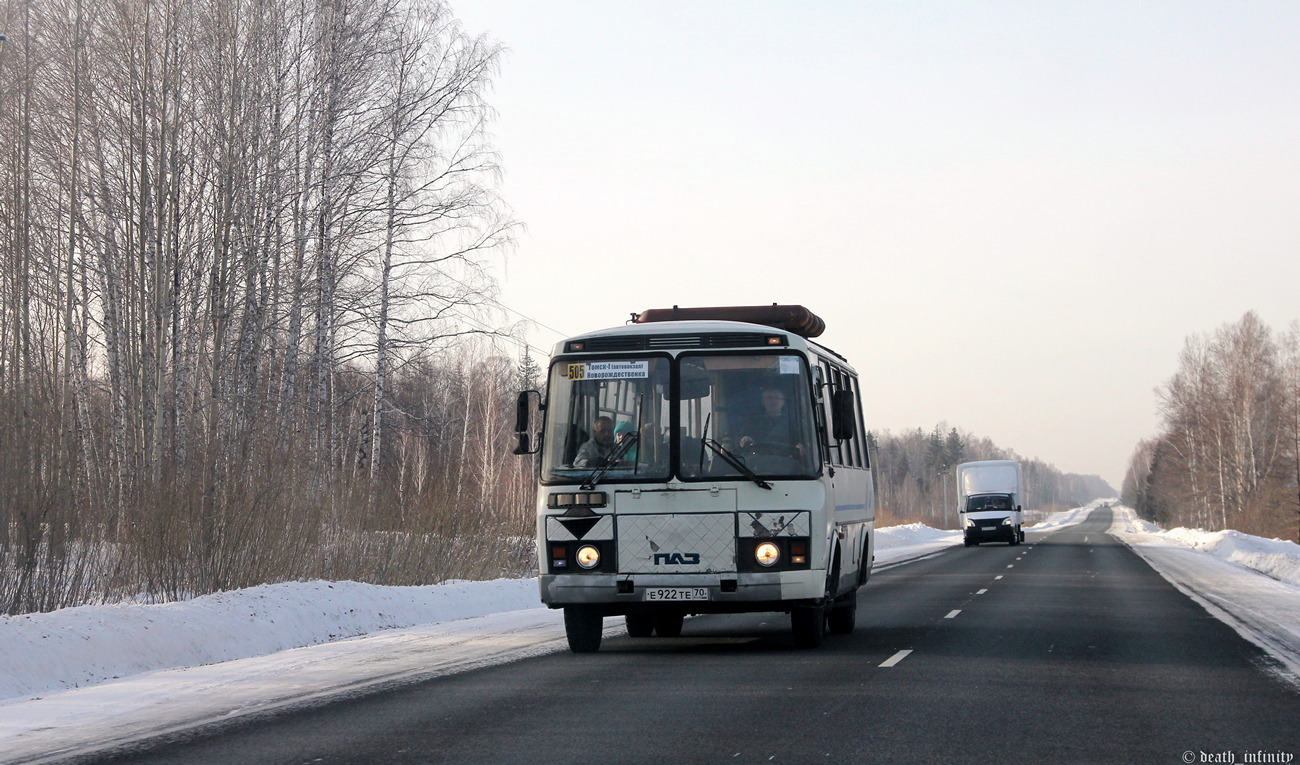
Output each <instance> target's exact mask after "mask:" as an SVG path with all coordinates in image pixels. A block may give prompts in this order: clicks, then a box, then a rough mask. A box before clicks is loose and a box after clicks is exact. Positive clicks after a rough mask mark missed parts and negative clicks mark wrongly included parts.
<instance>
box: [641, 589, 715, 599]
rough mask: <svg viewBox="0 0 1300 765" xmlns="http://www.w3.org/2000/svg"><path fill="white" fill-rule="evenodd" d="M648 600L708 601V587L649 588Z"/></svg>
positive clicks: (646, 592) (646, 593)
mask: <svg viewBox="0 0 1300 765" xmlns="http://www.w3.org/2000/svg"><path fill="white" fill-rule="evenodd" d="M645 599H646V600H708V599H709V588H708V587H647V588H646V591H645Z"/></svg>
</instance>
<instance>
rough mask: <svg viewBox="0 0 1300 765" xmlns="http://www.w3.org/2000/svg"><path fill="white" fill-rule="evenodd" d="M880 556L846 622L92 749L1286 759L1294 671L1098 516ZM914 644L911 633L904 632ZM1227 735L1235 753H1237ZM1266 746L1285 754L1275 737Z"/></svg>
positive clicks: (745, 759) (156, 755)
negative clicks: (794, 638) (806, 634)
mask: <svg viewBox="0 0 1300 765" xmlns="http://www.w3.org/2000/svg"><path fill="white" fill-rule="evenodd" d="M1109 523H1110V517H1109V511H1097V512H1094V513H1093V517H1092V518H1091V519H1090V520H1089V521H1088V522H1086V523H1083V524H1080V525H1078V526H1072V527H1066V528H1064V529H1062V530H1059V531H1056V532H1052V533H1048V534H1043V535H1038V534H1033V533H1031V534H1030V535H1029V541H1028V543H1027V544H1025V545H1022V546H1019V547H1009V546H1006V545H1001V544H988V545H982V546H980V547H974V548H953V549H951V550H948V551H945V552H943V553H941V554H938V555H935V556H933V557H930V558H927V559H924V560H921V561H917V562H913V563H910V564H907V565H902V566H896V567H892V568H888V569H885V570H880V571H877V572H876V573H875V574H873V576H872V579H871V581H870V582H869V583H868V584H867V586H866V587H865V588H863V590H862V591H861V593H860V603H859V607H858V628H857V631H856V632H855V633H854V634H853V635H848V636H836V635H829V636H827V639H826V642H825V644H824V645H823V646H822V647H821V648H820V649H815V650H806V651H804V650H797V649H795V648H793V646H792V645H791V640H790V636H789V619H788V617H786V616H784V615H782V614H758V615H742V616H709V617H697V618H694V619H689V620H687V623H686V627H685V629H684V630H683V634H682V637H681V638H677V639H662V638H646V639H632V638H627V637H619V638H614V639H610V638H608V637H607V638H606V639H605V642H604V644H603V646H602V648H601V651H600V652H599V653H596V654H588V655H574V654H569V653H561V654H552V655H547V656H541V657H536V658H531V659H526V660H523V661H519V662H515V663H512V664H507V665H502V666H497V667H490V668H485V669H481V670H477V671H471V672H467V673H464V674H460V675H455V676H451V677H444V678H439V679H435V680H432V681H428V682H424V683H421V684H417V685H409V686H405V687H400V688H395V689H389V690H387V691H384V692H382V693H374V694H371V695H367V696H364V697H359V698H351V699H344V700H338V701H335V702H332V703H328V704H324V705H318V706H315V707H312V708H306V709H300V710H295V711H289V712H284V713H281V714H278V715H275V716H273V717H269V718H265V719H260V720H253V721H251V722H248V721H242V722H240V723H236V724H231V725H229V726H215V727H212V728H209V729H206V730H204V731H200V732H192V733H189V734H182V735H176V736H172V737H171V738H169V739H168V740H167V741H164V742H161V743H155V744H154V745H151V747H150V748H147V749H146V748H135V749H132V750H128V751H124V752H119V753H117V754H116V755H115V758H104V757H100V758H97V760H96V761H102V762H107V761H120V762H133V763H164V762H166V763H259V764H261V763H362V762H364V763H403V762H455V763H469V762H475V763H511V762H519V763H557V762H558V763H566V762H595V763H618V762H656V763H658V762H664V763H713V762H727V763H754V762H774V763H780V762H788V763H808V762H942V763H984V762H997V763H1004V762H1035V763H1039V762H1051V763H1080V762H1120V763H1129V762H1141V763H1170V764H1171V765H1173V764H1175V763H1185V762H1235V763H1242V762H1249V761H1251V760H1250V757H1254V758H1256V759H1255V760H1254V761H1257V762H1286V761H1288V760H1286V759H1285V756H1290V757H1291V758H1293V759H1292V760H1291V761H1295V759H1296V758H1300V691H1297V690H1296V688H1295V687H1294V686H1293V685H1289V684H1288V683H1287V682H1286V681H1284V680H1283V679H1280V678H1279V677H1278V676H1277V675H1276V673H1275V672H1273V671H1272V663H1271V662H1270V661H1269V660H1268V658H1267V657H1266V656H1264V655H1263V654H1262V653H1261V652H1260V651H1259V650H1258V649H1257V648H1256V647H1255V646H1254V645H1252V644H1251V643H1249V642H1247V641H1245V640H1243V639H1242V638H1240V637H1239V636H1238V635H1237V634H1236V633H1235V632H1233V631H1232V630H1231V629H1230V628H1228V627H1227V626H1225V625H1224V624H1222V623H1221V622H1219V621H1217V620H1215V619H1214V618H1212V617H1211V616H1209V615H1208V614H1207V613H1206V612H1205V611H1204V610H1203V609H1202V608H1201V607H1200V606H1198V605H1196V604H1195V603H1193V602H1192V601H1190V600H1189V599H1188V598H1187V597H1185V596H1183V595H1182V594H1181V593H1179V592H1178V591H1177V590H1175V589H1174V588H1173V587H1172V586H1171V585H1169V584H1168V583H1167V582H1165V580H1164V579H1162V578H1161V577H1160V576H1159V575H1158V574H1156V573H1155V572H1154V571H1152V570H1151V569H1150V567H1148V566H1147V564H1146V563H1144V562H1143V561H1142V560H1141V559H1140V558H1138V557H1137V556H1136V555H1134V554H1133V553H1132V552H1130V551H1129V550H1128V549H1127V548H1126V547H1124V546H1123V545H1122V544H1120V543H1119V542H1117V541H1116V540H1114V539H1112V538H1111V537H1109V536H1107V535H1106V533H1105V529H1106V528H1107V527H1108V526H1109ZM905 651H906V652H910V653H902V652H905ZM1229 757H1231V759H1228V758H1229ZM1264 757H1271V758H1274V759H1263V758H1264Z"/></svg>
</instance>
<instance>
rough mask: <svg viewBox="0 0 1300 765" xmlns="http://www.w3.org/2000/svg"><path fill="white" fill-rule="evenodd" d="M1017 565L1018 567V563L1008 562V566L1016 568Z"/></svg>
mask: <svg viewBox="0 0 1300 765" xmlns="http://www.w3.org/2000/svg"><path fill="white" fill-rule="evenodd" d="M1015 567H1016V564H1014V563H1008V564H1007V568H1015Z"/></svg>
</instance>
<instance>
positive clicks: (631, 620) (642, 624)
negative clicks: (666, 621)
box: [624, 611, 655, 638]
mask: <svg viewBox="0 0 1300 765" xmlns="http://www.w3.org/2000/svg"><path fill="white" fill-rule="evenodd" d="M624 620H625V621H626V622H627V634H628V636H629V637H634V638H647V637H650V636H651V635H652V634H654V631H655V620H654V617H653V616H651V615H650V614H647V613H645V612H642V611H637V612H635V613H631V614H628V615H627V616H625V617H624Z"/></svg>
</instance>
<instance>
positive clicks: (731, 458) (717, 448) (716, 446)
mask: <svg viewBox="0 0 1300 765" xmlns="http://www.w3.org/2000/svg"><path fill="white" fill-rule="evenodd" d="M703 443H704V445H705V446H708V447H709V448H710V449H712V450H713V452H714V454H717V455H718V456H719V457H721V458H722V459H723V461H725V462H726V463H727V464H728V465H730V466H732V467H733V468H735V469H736V470H739V471H740V473H741V475H743V476H745V477H746V478H748V479H749V480H751V481H753V482H754V483H756V484H758V488H760V489H771V488H772V484H770V483H768V482H767V481H764V480H763V479H762V478H759V477H758V473H755V472H754V471H753V470H750V469H749V465H746V464H745V461H744V460H742V459H740V458H739V457H737V456H736V455H734V454H732V453H731V452H730V451H728V450H727V447H725V446H723V445H722V444H720V443H718V442H717V441H714V440H713V439H712V438H706V439H704V440H703Z"/></svg>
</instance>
